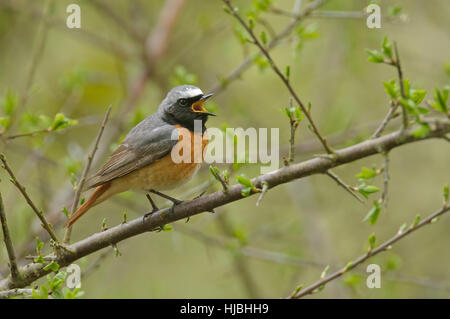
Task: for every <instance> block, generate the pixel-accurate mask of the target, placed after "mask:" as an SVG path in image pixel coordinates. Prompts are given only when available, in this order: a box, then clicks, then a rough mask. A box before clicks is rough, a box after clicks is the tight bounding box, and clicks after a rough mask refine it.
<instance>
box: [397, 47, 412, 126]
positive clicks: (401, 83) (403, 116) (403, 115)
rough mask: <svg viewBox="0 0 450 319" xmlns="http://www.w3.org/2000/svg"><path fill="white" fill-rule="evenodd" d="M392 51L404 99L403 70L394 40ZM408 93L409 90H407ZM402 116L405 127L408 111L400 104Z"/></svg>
mask: <svg viewBox="0 0 450 319" xmlns="http://www.w3.org/2000/svg"><path fill="white" fill-rule="evenodd" d="M394 53H395V67H396V68H397V73H398V81H399V85H400V93H401V95H402V97H403V98H404V99H406V92H405V85H404V82H403V70H402V66H401V64H400V55H399V53H398V48H397V42H394ZM408 94H409V92H408ZM402 118H403V128H404V129H406V128H407V127H408V124H409V123H408V113H407V112H406V108H405V107H404V106H403V105H402Z"/></svg>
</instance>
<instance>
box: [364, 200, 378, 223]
mask: <svg viewBox="0 0 450 319" xmlns="http://www.w3.org/2000/svg"><path fill="white" fill-rule="evenodd" d="M380 210H381V207H380V203H379V202H378V201H377V200H374V201H373V207H372V209H371V210H370V211H369V212H368V213H367V215H366V217H364V219H363V222H365V221H369V224H370V225H375V224H376V222H377V220H378V216H379V215H380Z"/></svg>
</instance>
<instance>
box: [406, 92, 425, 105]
mask: <svg viewBox="0 0 450 319" xmlns="http://www.w3.org/2000/svg"><path fill="white" fill-rule="evenodd" d="M425 95H427V91H426V90H414V89H413V90H411V92H410V96H411V99H412V100H413V101H414V103H416V104H420V102H422V101H423V99H424V98H425Z"/></svg>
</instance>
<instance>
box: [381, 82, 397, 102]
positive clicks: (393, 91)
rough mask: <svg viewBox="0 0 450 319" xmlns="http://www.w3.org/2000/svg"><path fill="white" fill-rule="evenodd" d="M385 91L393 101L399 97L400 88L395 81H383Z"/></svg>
mask: <svg viewBox="0 0 450 319" xmlns="http://www.w3.org/2000/svg"><path fill="white" fill-rule="evenodd" d="M383 85H384V89H385V90H386V92H387V94H388V95H389V96H390V97H391V99H395V98H397V96H398V95H399V88H398V86H397V85H396V83H395V79H392V80H391V81H389V82H386V81H383Z"/></svg>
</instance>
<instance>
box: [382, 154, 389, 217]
mask: <svg viewBox="0 0 450 319" xmlns="http://www.w3.org/2000/svg"><path fill="white" fill-rule="evenodd" d="M383 156H384V165H383V185H384V187H383V194H381V202H382V204H383V207H384V210H385V211H387V202H388V189H389V153H385V154H383Z"/></svg>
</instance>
